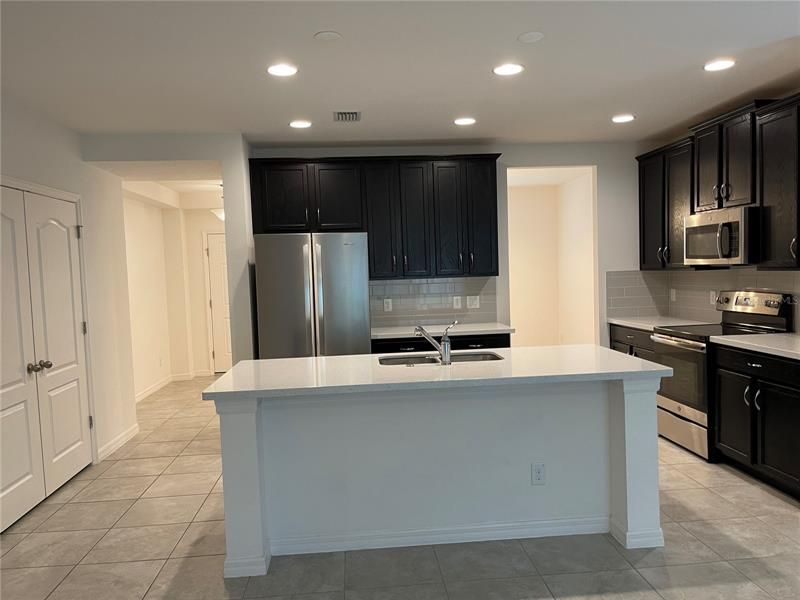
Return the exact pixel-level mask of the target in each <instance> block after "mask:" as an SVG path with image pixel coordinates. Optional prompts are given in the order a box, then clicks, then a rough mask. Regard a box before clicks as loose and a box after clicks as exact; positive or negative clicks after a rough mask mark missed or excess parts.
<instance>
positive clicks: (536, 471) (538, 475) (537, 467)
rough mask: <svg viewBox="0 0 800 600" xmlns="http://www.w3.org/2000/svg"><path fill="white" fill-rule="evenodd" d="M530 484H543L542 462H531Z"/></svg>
mask: <svg viewBox="0 0 800 600" xmlns="http://www.w3.org/2000/svg"><path fill="white" fill-rule="evenodd" d="M531 485H544V463H532V464H531Z"/></svg>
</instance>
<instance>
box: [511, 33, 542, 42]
mask: <svg viewBox="0 0 800 600" xmlns="http://www.w3.org/2000/svg"><path fill="white" fill-rule="evenodd" d="M543 39H544V34H543V33H542V32H541V31H526V32H525V33H520V34H519V35H518V36H517V40H518V41H520V42H522V43H523V44H535V43H536V42H540V41H541V40H543Z"/></svg>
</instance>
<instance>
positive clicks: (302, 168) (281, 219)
mask: <svg viewBox="0 0 800 600" xmlns="http://www.w3.org/2000/svg"><path fill="white" fill-rule="evenodd" d="M260 171H261V172H260V176H258V174H257V176H256V177H255V180H256V183H257V185H259V186H260V189H259V190H257V193H256V194H254V195H253V198H254V201H256V202H258V201H259V200H260V201H261V205H262V206H261V207H260V210H259V211H258V214H260V215H261V218H262V222H261V224H260V228H259V229H260V230H259V231H255V230H256V229H257V227H256V225H257V224H256V223H255V219H254V223H253V229H254V231H255V232H256V233H263V232H287V231H308V230H309V226H310V225H311V222H310V220H309V210H310V196H311V194H310V191H309V183H308V167H307V165H305V164H287V165H265V166H263V167H262V168H261V169H260ZM255 214H256V211H255V210H254V215H255Z"/></svg>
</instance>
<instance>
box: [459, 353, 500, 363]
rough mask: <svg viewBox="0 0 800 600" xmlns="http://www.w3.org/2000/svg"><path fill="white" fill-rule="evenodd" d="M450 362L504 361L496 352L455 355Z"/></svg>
mask: <svg viewBox="0 0 800 600" xmlns="http://www.w3.org/2000/svg"><path fill="white" fill-rule="evenodd" d="M450 360H452V361H453V362H454V363H455V362H479V361H484V360H503V357H502V356H500V355H499V354H495V353H494V352H465V353H464V354H453V355H451V356H450Z"/></svg>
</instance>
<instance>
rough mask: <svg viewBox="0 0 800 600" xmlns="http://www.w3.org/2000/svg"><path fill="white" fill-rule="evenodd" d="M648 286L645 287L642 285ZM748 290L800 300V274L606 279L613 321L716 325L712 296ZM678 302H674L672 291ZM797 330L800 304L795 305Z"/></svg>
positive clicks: (644, 274) (620, 275)
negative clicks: (658, 318) (661, 319)
mask: <svg viewBox="0 0 800 600" xmlns="http://www.w3.org/2000/svg"><path fill="white" fill-rule="evenodd" d="M642 284H644V285H642ZM746 288H759V289H769V290H774V291H779V292H788V293H792V294H794V295H795V296H796V297H797V298H798V299H800V271H758V270H756V269H755V268H754V267H743V268H732V269H720V270H708V271H695V270H686V271H615V272H609V273H608V275H607V278H606V296H607V311H608V316H609V317H625V316H651V315H664V316H667V315H668V316H673V317H681V318H685V319H689V320H693V321H708V322H711V323H716V322H718V321H719V320H720V316H719V313H718V312H717V310H716V308H715V307H714V305H713V303H712V302H711V294H712V292H714V293H716V292H719V291H720V290H735V289H746ZM671 290H672V291H674V294H675V295H674V300H670V291H671ZM794 310H795V314H794V320H795V329H798V328H800V304H798V302H797V301H796V302H795V309H794Z"/></svg>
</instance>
